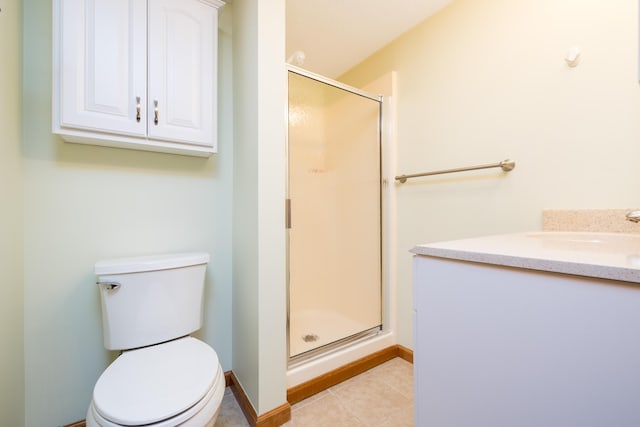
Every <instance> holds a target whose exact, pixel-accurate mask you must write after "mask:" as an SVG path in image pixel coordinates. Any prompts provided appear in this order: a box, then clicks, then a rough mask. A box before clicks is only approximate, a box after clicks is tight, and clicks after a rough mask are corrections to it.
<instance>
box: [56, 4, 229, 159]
mask: <svg viewBox="0 0 640 427" xmlns="http://www.w3.org/2000/svg"><path fill="white" fill-rule="evenodd" d="M222 5H224V3H223V2H221V1H218V0H56V2H55V3H54V93H53V132H54V133H56V134H59V135H61V136H62V138H63V139H64V140H66V141H69V142H80V143H88V144H96V145H106V146H111V147H121V148H132V149H137V150H148V151H161V152H170V153H177V154H186V155H194V156H209V155H210V154H211V153H215V152H216V149H217V144H216V134H217V131H216V128H217V126H216V122H217V46H218V41H217V36H218V25H217V23H218V9H219V8H220V7H221V6H222Z"/></svg>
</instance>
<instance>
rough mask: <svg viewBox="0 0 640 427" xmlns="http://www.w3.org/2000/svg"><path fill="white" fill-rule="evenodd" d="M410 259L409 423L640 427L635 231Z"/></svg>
mask: <svg viewBox="0 0 640 427" xmlns="http://www.w3.org/2000/svg"><path fill="white" fill-rule="evenodd" d="M412 252H413V253H414V254H415V257H414V309H415V317H414V319H415V320H414V321H415V331H414V334H415V348H414V352H415V358H414V369H415V405H414V407H415V417H416V418H415V425H416V426H438V427H447V426H451V427H501V426H504V427H507V426H508V427H512V426H518V427H526V426H531V427H534V426H535V427H539V426H545V427H553V426H558V427H560V426H563V427H564V426H580V427H588V426H593V427H596V426H597V427H601V426H616V427H624V426H640V235H633V234H607V233H562V232H539V233H520V234H509V235H501V236H489V237H481V238H474V239H465V240H457V241H451V242H444V243H433V244H427V245H419V246H416V247H415V248H413V250H412Z"/></svg>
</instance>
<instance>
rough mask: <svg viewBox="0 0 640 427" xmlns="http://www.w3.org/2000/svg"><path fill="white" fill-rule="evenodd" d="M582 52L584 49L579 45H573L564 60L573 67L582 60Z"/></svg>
mask: <svg viewBox="0 0 640 427" xmlns="http://www.w3.org/2000/svg"><path fill="white" fill-rule="evenodd" d="M581 54H582V50H581V49H580V48H579V47H578V46H572V47H570V48H569V51H568V52H567V54H566V55H565V57H564V60H565V61H566V62H567V65H568V66H569V67H571V68H573V67H575V66H576V65H578V63H579V62H580V55H581Z"/></svg>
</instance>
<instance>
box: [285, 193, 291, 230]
mask: <svg viewBox="0 0 640 427" xmlns="http://www.w3.org/2000/svg"><path fill="white" fill-rule="evenodd" d="M284 218H285V219H284V222H285V228H286V229H287V230H288V229H290V228H291V199H286V200H285V201H284Z"/></svg>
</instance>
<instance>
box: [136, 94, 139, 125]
mask: <svg viewBox="0 0 640 427" xmlns="http://www.w3.org/2000/svg"><path fill="white" fill-rule="evenodd" d="M136 122H138V123H140V97H139V96H136Z"/></svg>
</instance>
